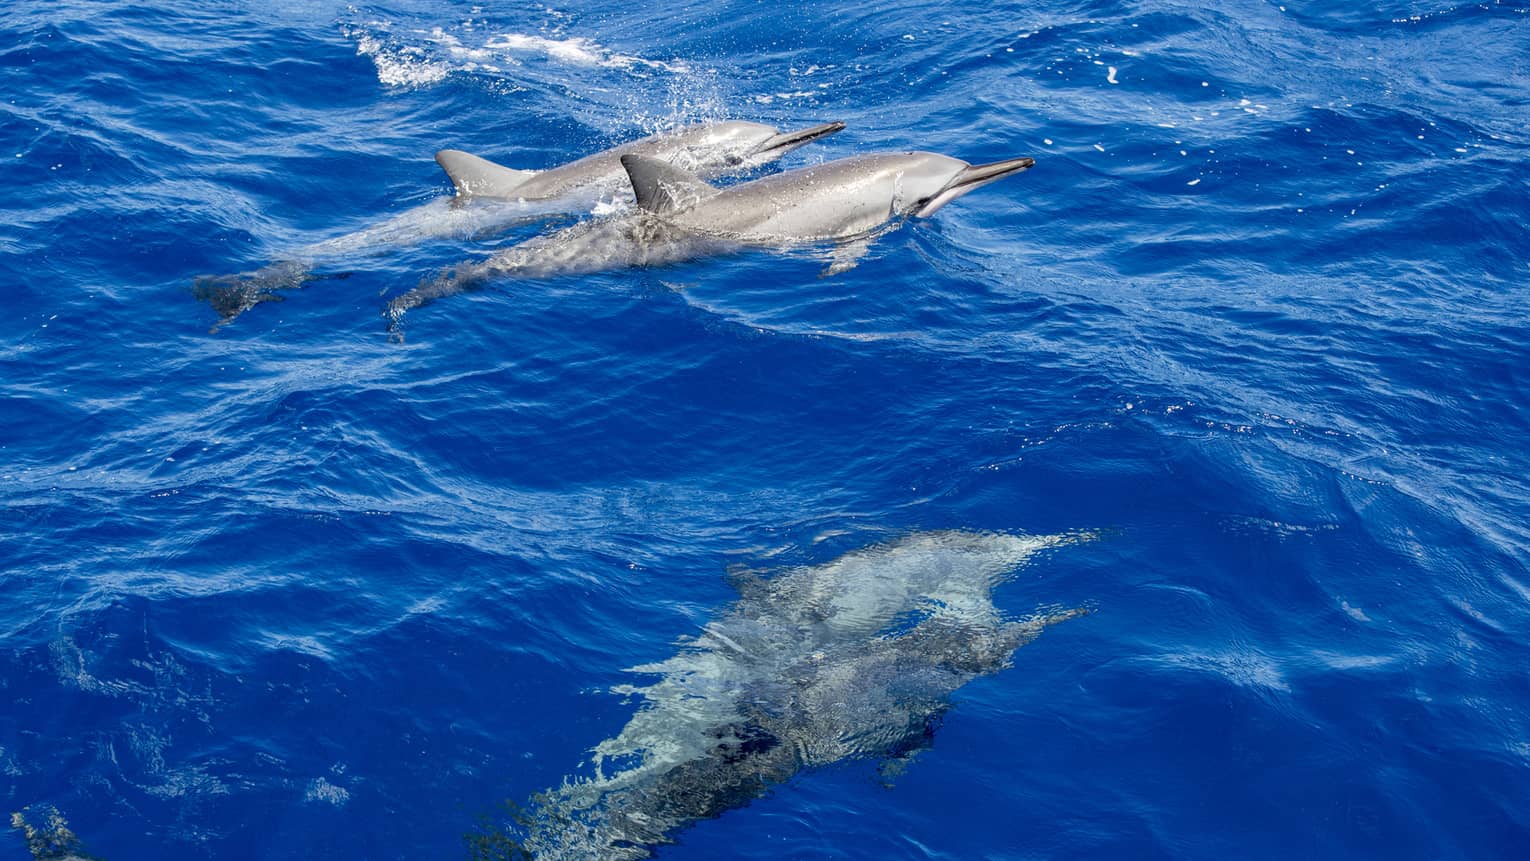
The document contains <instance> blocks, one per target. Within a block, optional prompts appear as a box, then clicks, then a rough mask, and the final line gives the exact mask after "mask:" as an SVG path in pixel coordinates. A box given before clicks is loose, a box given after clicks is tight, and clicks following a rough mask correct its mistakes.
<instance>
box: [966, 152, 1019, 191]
mask: <svg viewBox="0 0 1530 861" xmlns="http://www.w3.org/2000/svg"><path fill="white" fill-rule="evenodd" d="M1035 164H1036V160H1035V159H1033V158H1011V159H1005V160H1004V161H995V162H990V163H988V164H974V165H971V166H970V167H968V168H967V169H966V170H964V171H962V172H961V173H959V174H957V175H956V179H953V180H951V184H950V185H948V186H946V189H947V190H950V189H956V188H963V187H972V188H976V187H978V186H980V185H982V184H984V183H987V182H993V181H994V180H996V179H1003V178H1004V177H1006V176H1009V175H1010V174H1012V173H1019V172H1020V171H1022V170H1029V169H1030V168H1031V167H1033V166H1034V165H1035Z"/></svg>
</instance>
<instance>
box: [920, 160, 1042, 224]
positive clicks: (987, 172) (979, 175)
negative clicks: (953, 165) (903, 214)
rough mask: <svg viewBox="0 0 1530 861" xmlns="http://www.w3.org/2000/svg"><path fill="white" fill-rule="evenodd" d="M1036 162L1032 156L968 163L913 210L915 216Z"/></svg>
mask: <svg viewBox="0 0 1530 861" xmlns="http://www.w3.org/2000/svg"><path fill="white" fill-rule="evenodd" d="M1035 164H1036V160H1035V159H1033V158H1011V159H1005V160H1004V161H996V162H991V163H989V164H970V165H967V167H965V168H963V169H962V172H961V173H958V174H957V175H956V178H955V179H953V180H951V182H950V183H948V184H947V185H946V187H945V188H943V189H941V190H940V193H939V194H937V195H935V196H934V197H932V198H930V199H929V200H927V201H925V202H924V204H923V205H921V206H920V207H919V209H917V210H915V212H914V216H915V217H917V218H929V217H930V215H932V214H933V213H934V212H935V210H937V209H939V208H941V207H942V206H945V205H946V204H948V203H950V202H951V201H953V200H955V199H957V198H958V197H961V196H962V195H964V194H966V193H967V192H969V191H971V190H973V189H974V188H977V187H978V186H980V185H987V184H988V183H990V182H993V181H994V180H996V179H1003V178H1004V177H1006V176H1009V175H1010V174H1014V173H1019V172H1020V171H1022V170H1029V169H1030V168H1031V167H1032V166H1033V165H1035Z"/></svg>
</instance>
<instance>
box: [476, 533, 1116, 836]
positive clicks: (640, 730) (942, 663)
mask: <svg viewBox="0 0 1530 861" xmlns="http://www.w3.org/2000/svg"><path fill="white" fill-rule="evenodd" d="M1089 537H1091V536H1089V535H1087V534H1082V533H1081V534H1074V535H1053V536H1023V535H1009V534H1002V533H991V532H955V531H943V532H926V533H920V534H915V535H911V536H909V537H906V538H904V539H902V540H899V541H894V542H892V543H889V544H885V545H881V546H876V547H871V548H868V549H863V550H858V551H855V552H852V553H848V554H846V555H844V556H841V557H839V558H838V559H835V560H833V561H831V562H828V563H826V564H822V565H816V566H811V567H805V568H799V569H796V570H792V571H788V572H786V573H784V574H780V575H777V576H773V577H759V576H757V575H743V576H737V577H735V581H736V585H737V586H738V589H739V599H738V600H737V601H735V602H734V603H733V604H732V605H731V606H730V607H728V608H727V610H726V611H724V612H723V613H722V614H721V615H720V616H718V617H717V618H716V619H714V620H713V621H711V622H708V623H707V624H706V625H704V626H703V627H702V629H701V632H700V633H698V634H696V635H695V636H694V637H692V638H689V639H687V640H683V641H682V643H683V646H682V648H681V650H680V651H679V652H678V653H677V654H675V655H673V656H672V657H670V658H667V659H665V660H663V661H659V662H658V663H653V664H647V665H644V666H640V667H635V668H633V672H638V673H644V674H651V675H655V676H657V677H658V678H657V680H655V681H654V682H652V683H651V684H649V685H646V686H641V687H639V686H622V687H619V688H616V689H615V692H616V693H621V694H626V695H632V694H636V695H639V696H641V697H642V698H643V699H644V700H645V705H644V706H643V707H642V708H641V709H640V710H639V711H638V712H637V713H636V714H634V715H633V717H632V719H631V721H630V722H629V723H628V724H627V726H626V727H625V728H624V729H623V730H622V731H621V732H620V733H619V734H618V735H617V736H616V737H615V738H611V739H607V740H606V741H603V742H601V743H599V744H598V745H596V746H595V748H594V757H593V764H594V771H595V774H594V776H593V777H588V778H581V779H574V780H566V781H565V782H564V784H563V785H562V786H559V787H557V788H554V789H551V790H548V791H547V792H544V793H542V794H540V795H538V796H537V797H535V798H534V799H532V801H531V803H530V804H529V805H527V806H525V807H522V808H519V815H518V817H517V819H518V820H519V822H520V825H519V828H518V829H513V830H512V831H513V832H514V833H512V832H503V833H498V835H497V836H498V838H499V839H498V840H495V841H494V842H495V843H496V845H501V846H502V845H504V844H505V841H506V840H509V841H511V842H516V843H518V846H519V849H520V851H521V852H523V853H524V854H526V855H528V856H530V857H537V858H558V859H565V861H576V859H581V860H582V859H638V858H646V857H648V856H649V855H650V854H652V851H653V849H654V847H656V846H658V845H660V844H664V843H670V842H673V841H674V839H675V835H676V833H677V832H679V831H680V830H681V829H683V828H685V827H686V826H687V825H689V824H691V823H693V822H695V821H697V820H700V819H707V818H711V817H715V816H718V815H720V814H722V813H723V812H725V811H727V810H730V809H733V808H737V807H742V806H744V805H747V804H749V803H750V802H751V801H753V800H754V799H755V798H758V797H759V796H761V795H763V794H765V793H766V792H767V791H769V789H770V788H771V787H773V786H776V785H778V784H780V783H782V782H784V781H785V780H787V779H788V778H790V777H791V776H792V775H794V774H796V773H798V772H799V771H802V770H804V769H812V768H816V767H819V766H824V765H828V764H830V763H835V762H840V761H843V760H853V759H876V760H882V761H883V774H884V776H889V777H890V776H891V775H894V774H896V773H898V772H899V771H901V770H902V768H903V767H904V766H905V765H906V764H907V761H908V759H909V758H910V757H911V756H912V755H914V754H915V753H917V752H919V751H920V750H922V749H924V748H926V747H928V746H929V745H930V743H931V741H932V738H933V733H934V731H935V728H936V726H937V724H938V723H939V721H940V718H941V716H942V715H943V714H944V713H945V712H946V711H947V710H948V709H950V708H951V695H952V694H953V693H954V692H955V691H957V690H958V689H959V688H961V687H962V686H963V685H965V684H966V683H967V682H969V681H972V680H973V679H975V678H978V677H979V676H985V675H989V674H991V673H995V672H998V671H999V670H1001V669H1004V668H1005V667H1008V666H1009V665H1010V662H1011V658H1012V656H1013V654H1014V652H1015V650H1016V649H1018V648H1019V647H1020V646H1023V645H1025V644H1026V643H1028V642H1030V641H1031V640H1033V639H1035V638H1036V637H1037V636H1038V635H1040V634H1041V632H1042V630H1043V629H1044V628H1046V627H1047V626H1048V625H1052V624H1055V623H1057V622H1061V621H1063V620H1066V619H1071V618H1075V617H1077V616H1080V615H1083V614H1084V613H1085V612H1086V611H1084V610H1081V609H1057V608H1050V609H1043V610H1039V611H1037V612H1036V613H1035V614H1034V615H1032V616H1029V617H1026V618H1022V619H1011V618H1007V617H1006V616H1005V615H1004V614H1003V613H1002V612H1001V611H1000V610H999V609H998V607H996V606H995V605H994V602H993V590H994V589H995V588H996V587H998V586H999V585H1000V584H1002V583H1004V582H1005V581H1006V580H1008V579H1010V578H1011V577H1012V576H1013V574H1014V572H1015V571H1016V569H1017V568H1019V567H1020V566H1021V565H1023V564H1025V563H1026V561H1027V560H1029V559H1031V558H1032V557H1034V556H1035V555H1036V554H1037V553H1039V552H1041V551H1044V550H1047V549H1049V548H1054V547H1058V546H1061V545H1064V544H1068V543H1071V542H1074V541H1079V540H1083V539H1086V538H1089ZM613 768H614V769H615V770H614V771H613V770H611V769H613ZM514 857H521V856H519V855H517V856H514Z"/></svg>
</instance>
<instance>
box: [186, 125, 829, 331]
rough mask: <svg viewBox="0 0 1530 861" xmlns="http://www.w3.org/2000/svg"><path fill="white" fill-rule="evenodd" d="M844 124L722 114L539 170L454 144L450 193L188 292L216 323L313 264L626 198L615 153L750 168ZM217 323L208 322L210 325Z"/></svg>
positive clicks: (705, 172) (295, 282) (690, 165)
mask: <svg viewBox="0 0 1530 861" xmlns="http://www.w3.org/2000/svg"><path fill="white" fill-rule="evenodd" d="M844 127H845V124H844V123H840V122H833V123H824V124H822V125H816V126H811V127H808V128H804V129H798V130H796V131H788V132H781V131H777V130H776V129H775V128H773V127H771V126H767V125H763V124H760V123H751V122H744V121H742V120H728V121H726V122H717V123H701V124H697V125H691V126H686V127H683V128H680V129H676V130H673V131H669V132H664V133H661V134H655V135H650V136H648V137H645V138H641V139H639V140H635V141H630V142H628V143H625V144H622V145H620V146H617V147H613V148H611V149H608V150H605V151H603V152H598V153H595V154H594V155H589V156H585V157H584V158H581V159H578V160H577V161H572V162H569V163H568V164H564V165H560V166H558V167H553V168H549V169H546V170H515V169H512V168H508V167H503V166H501V165H498V164H495V163H494V162H491V161H489V160H487V159H483V158H480V157H478V156H475V155H470V154H468V153H465V152H461V151H459V150H441V151H440V152H438V153H436V161H437V163H439V164H440V165H441V167H442V168H443V169H444V170H445V171H446V174H447V176H448V177H449V178H450V179H451V181H452V186H453V187H454V188H455V189H456V196H455V197H451V198H442V199H439V200H434V201H431V202H430V203H427V204H424V205H422V206H418V207H415V208H413V209H409V210H406V211H404V212H402V213H400V214H398V215H396V216H394V217H393V218H390V219H388V220H386V221H384V222H382V223H380V224H375V225H372V226H370V227H367V228H365V229H362V230H359V231H357V232H355V233H348V234H346V235H344V236H339V237H335V238H333V239H327V240H324V241H322V242H317V243H314V244H312V245H307V246H304V247H302V248H299V249H297V250H295V251H293V252H291V253H290V254H288V255H287V256H286V257H285V258H284V259H283V260H280V261H277V262H275V263H271V264H269V265H267V266H264V267H262V268H260V269H257V270H255V271H253V272H243V273H239V274H237V275H215V276H201V277H199V278H197V279H196V282H195V283H194V284H193V287H192V292H193V294H194V295H195V296H196V297H197V298H198V299H202V300H205V301H207V302H208V303H209V304H211V305H212V307H213V309H214V310H216V311H217V312H218V315H219V318H220V319H219V322H218V325H219V326H221V325H223V324H224V323H227V322H229V321H231V320H233V319H234V318H235V317H237V316H238V315H239V314H241V313H243V312H245V311H247V310H249V309H250V308H252V307H254V306H255V305H258V304H260V303H261V302H269V301H280V300H281V299H282V296H281V295H280V294H279V293H277V292H276V291H278V290H290V289H296V288H299V287H302V286H304V285H305V284H306V283H307V282H308V281H311V280H313V279H314V277H315V276H314V275H313V269H314V267H316V266H318V265H320V264H322V263H324V262H327V261H334V260H341V259H346V258H354V257H356V256H361V255H374V254H378V253H382V252H384V251H386V250H388V249H390V248H396V247H402V246H407V245H413V244H416V243H419V242H421V241H424V240H427V239H435V238H459V239H466V238H474V237H479V236H486V235H490V234H493V233H498V232H501V231H503V230H506V229H508V228H510V227H512V226H514V225H517V224H524V223H527V222H530V221H534V220H539V219H545V218H548V217H551V216H555V215H568V214H578V213H581V212H588V211H590V209H591V208H592V207H595V206H597V205H598V204H599V203H600V202H601V201H602V200H603V199H605V198H628V199H630V195H631V188H632V186H631V184H630V182H629V181H628V178H627V172H626V170H625V169H624V168H623V167H622V163H621V159H622V157H623V156H627V155H632V156H640V157H643V158H649V159H655V160H657V161H659V162H663V163H666V164H670V163H673V164H674V165H676V166H678V167H680V168H683V169H685V170H687V171H691V172H695V173H696V174H698V175H701V176H707V177H720V176H726V175H730V174H735V173H739V172H743V171H748V170H752V169H754V168H758V167H761V166H763V165H766V164H769V163H770V162H773V161H775V160H776V159H779V158H780V157H781V156H783V155H785V154H786V153H789V152H791V151H792V150H795V149H797V148H798V147H800V146H802V145H804V144H806V143H809V142H811V141H814V140H817V139H818V138H821V137H823V136H824V135H828V134H833V133H834V132H837V131H839V130H841V129H843V128H844ZM216 328H217V326H214V329H216Z"/></svg>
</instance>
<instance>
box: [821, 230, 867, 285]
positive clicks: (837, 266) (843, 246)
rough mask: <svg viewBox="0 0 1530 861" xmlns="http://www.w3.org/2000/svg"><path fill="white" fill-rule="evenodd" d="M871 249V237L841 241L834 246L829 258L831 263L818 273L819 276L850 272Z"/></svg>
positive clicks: (825, 276)
mask: <svg viewBox="0 0 1530 861" xmlns="http://www.w3.org/2000/svg"><path fill="white" fill-rule="evenodd" d="M870 250H871V240H870V239H856V240H852V241H850V242H844V243H840V244H839V245H836V246H834V251H833V252H832V254H831V256H830V258H829V265H828V266H825V267H824V270H823V271H822V272H820V273H818V277H819V278H828V277H829V276H831V275H838V274H839V273H841V272H849V271H850V270H851V269H854V268H855V267H856V265H857V264H859V263H860V262H861V258H862V257H865V256H866V252H868V251H870Z"/></svg>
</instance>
